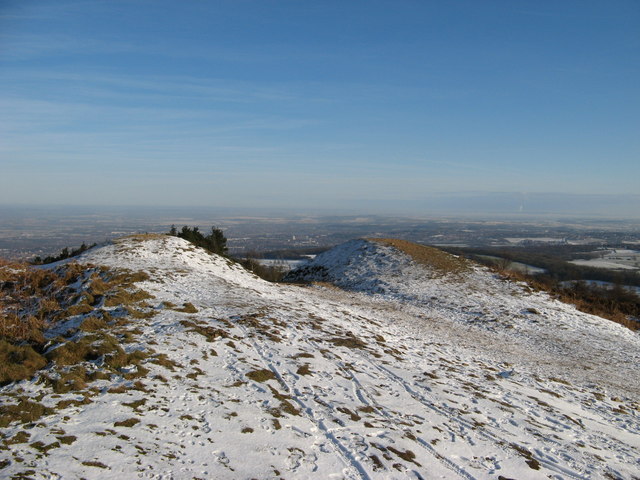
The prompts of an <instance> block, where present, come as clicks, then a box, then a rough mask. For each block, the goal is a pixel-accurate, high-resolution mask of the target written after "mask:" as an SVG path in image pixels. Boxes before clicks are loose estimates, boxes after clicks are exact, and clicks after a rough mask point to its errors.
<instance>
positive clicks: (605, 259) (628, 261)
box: [570, 249, 640, 270]
mask: <svg viewBox="0 0 640 480" xmlns="http://www.w3.org/2000/svg"><path fill="white" fill-rule="evenodd" d="M570 263H573V264H574V265H582V266H585V267H594V268H605V269H609V270H640V251H639V250H622V249H616V250H607V251H606V252H605V251H603V253H602V256H601V257H600V258H590V259H579V260H571V262H570Z"/></svg>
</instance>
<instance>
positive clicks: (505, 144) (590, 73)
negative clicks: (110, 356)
mask: <svg viewBox="0 0 640 480" xmlns="http://www.w3.org/2000/svg"><path fill="white" fill-rule="evenodd" d="M639 85H640V3H639V2H638V1H636V0H630V1H610V2H605V1H588V0H580V1H571V0H563V1H555V0H554V1H541V0H537V1H518V0H504V1H495V0H487V1H478V0H468V1H465V0H451V1H445V0H442V1H426V0H424V1H399V0H394V1H376V0H368V1H301V0H298V1H270V0H256V1H243V0H233V1H213V0H212V1H202V0H200V1H196V0H186V1H182V2H175V1H164V0H153V1H151V0H130V1H117V0H109V1H98V0H93V1H82V0H78V1H65V0H60V1H56V2H51V1H36V0H33V1H31V0H21V1H17V0H16V1H11V0H4V1H2V2H0V112H2V113H0V166H1V172H2V174H1V176H0V204H16V203H17V204H42V203H51V204H102V205H207V206H222V207H224V206H232V207H249V208H251V207H292V208H301V209H304V208H311V207H315V208H326V209H337V208H344V209H350V208H351V209H354V210H361V211H366V210H371V211H370V212H367V213H376V212H375V211H376V210H378V209H380V210H384V209H387V210H393V209H394V208H395V209H398V210H399V211H400V210H403V209H406V208H408V207H409V206H411V207H412V208H414V209H418V210H420V209H424V210H428V207H429V199H430V198H434V197H438V196H440V197H442V196H444V197H447V196H452V197H456V196H457V197H464V196H469V197H470V198H476V197H477V195H483V194H493V193H496V192H502V193H505V192H506V193H511V192H512V193H514V194H516V195H527V196H531V195H533V194H550V193H554V194H557V193H560V194H576V195H606V196H607V198H610V196H611V195H619V194H626V195H637V194H640V187H639V186H638V185H639V183H640V182H639V179H640V95H639V89H640V87H639ZM516 203H517V202H516ZM639 205H640V203H639Z"/></svg>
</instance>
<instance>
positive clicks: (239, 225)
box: [0, 207, 640, 268]
mask: <svg viewBox="0 0 640 480" xmlns="http://www.w3.org/2000/svg"><path fill="white" fill-rule="evenodd" d="M0 218H1V219H2V222H1V224H0V257H2V258H9V259H21V260H28V259H31V258H34V257H36V256H40V257H45V256H47V255H52V254H55V253H57V252H59V251H60V250H61V249H63V248H65V247H70V248H75V247H79V246H80V245H81V244H86V245H89V244H93V243H98V244H100V243H103V242H106V241H108V240H110V239H112V238H115V237H120V236H124V235H128V234H133V233H166V232H168V231H169V229H170V228H171V226H172V225H176V226H177V227H178V228H180V227H181V226H183V225H189V226H199V227H200V230H201V231H203V232H204V231H207V230H209V229H210V228H211V227H212V226H216V227H218V228H221V229H222V230H223V231H224V232H225V235H226V237H227V239H228V246H229V253H230V254H231V255H233V256H243V255H246V254H249V253H250V254H252V255H254V256H257V257H265V258H295V257H296V256H297V255H300V254H305V253H309V252H311V253H313V252H318V251H321V250H323V249H327V248H329V247H331V246H334V245H337V244H339V243H342V242H344V241H347V240H350V239H352V238H358V237H392V238H401V239H406V240H411V241H414V242H418V243H422V244H425V245H432V246H440V247H460V248H465V247H471V248H480V247H494V248H495V247H504V248H505V249H508V248H510V247H524V246H539V245H576V246H579V245H584V246H585V247H587V246H588V247H589V248H585V251H587V252H592V251H593V250H594V247H600V248H610V249H616V248H617V249H628V250H630V251H632V252H633V251H635V250H640V221H637V220H636V221H625V220H606V219H597V218H596V219H584V218H528V217H524V216H520V217H511V218H509V217H505V218H491V219H480V218H453V217H437V218H429V217H427V216H425V217H424V218H419V217H392V216H378V215H362V216H357V215H341V216H326V215H299V214H298V215H289V216H287V215H270V216H267V215H264V216H256V215H253V216H251V215H248V214H247V213H246V212H239V213H234V212H232V213H231V214H230V213H225V212H222V211H216V210H213V209H188V208H182V209H178V208H175V209H168V208H167V209H162V208H151V207H149V208H132V209H125V208H115V207H113V208H106V207H105V208H102V209H95V208H94V209H91V208H88V207H87V208H81V207H78V208H62V207H60V208H49V209H47V208H36V207H2V208H0ZM631 256H632V257H633V255H631ZM591 257H593V255H592V254H590V256H587V257H585V258H586V260H588V259H590V258H591ZM601 260H602V259H601ZM627 265H628V267H627V268H636V267H637V258H636V259H635V261H634V260H633V258H632V259H631V260H630V261H627Z"/></svg>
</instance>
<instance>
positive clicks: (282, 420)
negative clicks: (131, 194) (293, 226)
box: [0, 235, 640, 479]
mask: <svg viewBox="0 0 640 480" xmlns="http://www.w3.org/2000/svg"><path fill="white" fill-rule="evenodd" d="M50 269H51V271H52V272H58V273H59V275H63V274H64V272H69V271H71V270H73V272H75V273H74V275H69V274H68V273H67V277H65V278H68V282H69V283H68V284H66V285H65V286H64V288H62V287H61V288H62V290H61V291H64V292H66V293H65V295H66V296H67V297H66V300H64V299H58V301H59V302H62V303H61V305H66V306H67V307H66V308H65V312H64V313H63V312H58V313H57V314H56V319H55V321H54V320H53V319H52V320H51V321H50V323H49V324H48V327H47V329H46V330H45V331H44V333H43V335H44V337H45V338H44V342H43V343H42V348H41V351H40V352H39V353H38V355H40V357H41V358H43V359H44V360H42V362H44V363H45V364H44V365H40V366H39V367H37V369H36V370H35V373H34V376H33V378H27V379H25V380H21V381H10V382H5V383H6V384H5V385H4V386H3V387H2V388H1V390H0V398H1V406H0V435H1V438H2V443H1V448H2V449H1V450H0V475H1V476H2V477H5V478H12V477H13V478H43V479H44V478H47V479H48V478H65V479H66V478H96V479H97V478H101V479H102V478H134V477H135V478H167V479H169V478H188V479H193V478H238V479H244V478H265V479H267V478H274V479H276V478H345V479H375V478H385V479H387V478H418V479H420V478H422V479H431V478H447V479H448V478H462V479H498V478H518V479H526V478H549V477H550V478H558V479H560V478H563V479H564V478H571V479H579V478H633V477H634V476H637V475H638V458H637V452H638V451H639V450H640V422H638V415H639V414H640V406H639V405H638V403H637V401H636V399H637V395H638V393H640V387H639V383H640V375H638V373H640V372H638V369H639V367H638V365H639V363H640V362H638V360H639V359H640V338H639V337H638V334H637V333H633V332H631V331H629V330H626V329H624V328H623V327H621V326H619V325H617V324H614V323H611V322H608V321H606V320H602V319H599V318H597V317H593V316H590V315H587V314H584V313H580V312H577V311H576V310H575V309H574V308H573V307H571V306H568V305H565V304H562V303H559V302H557V301H555V300H553V299H551V298H549V297H548V296H547V295H545V294H543V293H539V292H533V291H531V290H530V289H529V288H528V287H527V286H526V285H523V284H518V283H514V282H507V281H504V280H502V279H500V278H498V277H496V276H495V275H494V274H492V273H491V272H489V271H488V270H486V269H484V268H482V267H480V266H478V265H475V264H472V263H469V262H466V261H464V260H462V259H459V258H456V257H453V256H451V255H448V254H445V253H443V252H440V251H438V250H435V249H429V248H427V247H421V246H418V245H415V244H410V243H408V242H403V241H398V240H353V241H351V242H347V243H346V244H343V245H340V246H338V247H335V248H334V249H332V250H330V251H328V252H325V253H323V254H322V255H319V256H318V257H316V258H315V259H314V260H313V261H312V262H310V263H309V264H308V265H306V266H304V267H302V268H300V269H298V270H296V271H294V272H291V274H290V277H289V278H290V280H295V281H298V282H303V285H286V284H271V283H267V282H265V281H263V280H261V279H259V278H257V277H256V276H254V275H253V274H251V273H249V272H247V271H245V270H244V269H242V267H240V266H238V265H236V264H235V263H233V262H231V261H230V260H228V259H226V258H223V257H220V256H217V255H212V254H208V253H207V252H205V251H204V250H202V249H200V248H196V247H194V246H193V245H191V244H190V243H188V242H187V241H185V240H182V239H180V238H176V237H170V236H163V235H143V236H134V237H127V238H123V239H120V240H118V241H115V242H113V243H112V244H109V245H105V246H101V247H96V248H93V249H91V250H89V251H87V252H85V253H84V254H83V255H82V256H80V257H79V258H77V259H75V260H74V261H73V262H68V261H65V262H61V263H59V264H57V265H53V266H51V267H50ZM65 269H66V270H65ZM61 285H62V284H61ZM47 288H48V287H47ZM65 302H66V303H65ZM14 356H15V355H14ZM7 358H9V357H7Z"/></svg>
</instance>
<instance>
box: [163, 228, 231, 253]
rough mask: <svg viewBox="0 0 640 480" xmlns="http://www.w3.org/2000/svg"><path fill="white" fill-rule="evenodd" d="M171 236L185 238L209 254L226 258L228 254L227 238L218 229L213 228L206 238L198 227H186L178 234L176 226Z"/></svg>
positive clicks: (171, 231) (170, 232)
mask: <svg viewBox="0 0 640 480" xmlns="http://www.w3.org/2000/svg"><path fill="white" fill-rule="evenodd" d="M169 235H173V236H175V237H179V238H184V239H185V240H188V241H190V242H191V243H193V244H194V245H196V246H197V247H202V248H204V249H205V250H207V251H208V252H211V253H215V254H217V255H222V256H226V254H227V250H228V248H227V238H226V237H225V236H224V233H223V232H222V230H220V229H219V228H216V227H211V232H210V233H209V234H208V235H206V236H205V235H203V234H202V233H201V232H200V230H199V228H198V227H193V228H190V227H187V226H186V225H185V226H184V227H182V230H180V232H178V231H177V230H176V227H175V225H172V226H171V230H170V231H169Z"/></svg>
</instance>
